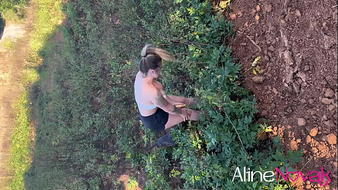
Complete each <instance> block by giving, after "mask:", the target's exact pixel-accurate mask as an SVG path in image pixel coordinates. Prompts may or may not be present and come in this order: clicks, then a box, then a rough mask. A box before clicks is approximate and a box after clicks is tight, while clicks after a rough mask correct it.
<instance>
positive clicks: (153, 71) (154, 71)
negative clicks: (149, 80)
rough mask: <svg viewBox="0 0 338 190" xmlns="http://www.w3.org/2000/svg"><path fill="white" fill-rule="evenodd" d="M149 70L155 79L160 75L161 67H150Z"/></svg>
mask: <svg viewBox="0 0 338 190" xmlns="http://www.w3.org/2000/svg"><path fill="white" fill-rule="evenodd" d="M150 72H151V75H152V77H153V78H155V79H156V78H159V77H160V76H161V67H158V68H156V69H151V70H150Z"/></svg>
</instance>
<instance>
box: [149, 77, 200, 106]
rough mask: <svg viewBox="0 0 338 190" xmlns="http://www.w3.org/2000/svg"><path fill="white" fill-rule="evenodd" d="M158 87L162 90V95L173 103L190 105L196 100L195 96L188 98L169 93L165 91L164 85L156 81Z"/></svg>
mask: <svg viewBox="0 0 338 190" xmlns="http://www.w3.org/2000/svg"><path fill="white" fill-rule="evenodd" d="M155 86H156V88H157V89H158V90H159V91H160V92H161V94H162V96H163V97H164V98H165V99H166V100H167V101H168V102H169V103H170V104H172V105H177V104H185V105H190V104H193V103H194V102H195V100H194V99H193V98H186V97H183V96H174V95H167V94H166V93H165V91H164V88H163V85H162V84H161V83H159V82H158V81H156V83H155Z"/></svg>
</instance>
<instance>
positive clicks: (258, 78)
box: [252, 76, 264, 84]
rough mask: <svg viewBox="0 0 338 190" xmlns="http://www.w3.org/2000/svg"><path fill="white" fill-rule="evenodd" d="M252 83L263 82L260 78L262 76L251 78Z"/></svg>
mask: <svg viewBox="0 0 338 190" xmlns="http://www.w3.org/2000/svg"><path fill="white" fill-rule="evenodd" d="M252 81H253V82H255V83H258V84H261V83H263V81H264V77H262V76H254V77H252Z"/></svg>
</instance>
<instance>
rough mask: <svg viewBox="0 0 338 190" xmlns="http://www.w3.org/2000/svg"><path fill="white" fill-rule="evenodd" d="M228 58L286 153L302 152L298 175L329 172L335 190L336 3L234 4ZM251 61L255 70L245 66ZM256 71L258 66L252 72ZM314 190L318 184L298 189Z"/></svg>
mask: <svg viewBox="0 0 338 190" xmlns="http://www.w3.org/2000/svg"><path fill="white" fill-rule="evenodd" d="M228 16H229V18H230V19H232V21H233V23H234V26H235V31H237V36H236V38H235V39H234V40H233V41H232V47H233V50H234V56H235V58H238V59H239V61H240V62H241V64H242V65H243V70H244V72H245V80H244V81H245V82H244V83H245V84H244V85H245V86H246V87H247V88H249V89H250V90H252V91H253V92H254V94H255V96H256V99H257V107H258V109H259V111H260V112H261V116H262V117H265V118H267V119H269V121H271V124H272V126H273V127H274V132H273V135H278V136H280V137H282V142H283V143H284V145H285V149H286V150H290V149H291V150H301V151H303V152H304V154H305V155H304V159H305V160H304V161H303V162H302V163H301V164H300V165H299V166H297V169H302V171H303V172H308V171H312V170H316V171H318V170H320V168H321V167H323V168H324V170H326V171H329V172H331V177H332V183H331V186H330V187H326V189H327V188H330V189H334V188H337V184H336V183H337V137H336V134H337V128H336V127H337V117H336V114H337V111H336V110H337V41H336V36H337V5H336V2H335V1H334V0H323V1H311V0H304V1H291V0H276V1H272V0H259V1H234V2H233V3H232V4H231V12H230V14H229V15H228ZM258 56H260V57H261V61H260V62H258V64H257V66H255V67H254V68H256V70H255V71H253V67H252V63H253V61H254V60H255V58H257V57H258ZM258 67H259V68H258ZM311 188H314V189H321V188H320V187H319V186H318V185H317V184H309V183H308V182H307V184H304V186H302V185H300V186H299V188H298V189H311Z"/></svg>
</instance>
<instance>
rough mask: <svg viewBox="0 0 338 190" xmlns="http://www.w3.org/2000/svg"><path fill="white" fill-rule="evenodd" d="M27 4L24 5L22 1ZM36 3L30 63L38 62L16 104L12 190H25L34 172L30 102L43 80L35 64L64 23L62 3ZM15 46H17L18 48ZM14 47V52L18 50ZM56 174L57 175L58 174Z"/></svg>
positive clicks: (25, 76)
mask: <svg viewBox="0 0 338 190" xmlns="http://www.w3.org/2000/svg"><path fill="white" fill-rule="evenodd" d="M22 2H23V1H22ZM33 3H36V5H37V10H36V11H37V13H36V20H35V25H34V28H33V31H32V34H33V35H31V38H30V41H29V44H30V46H29V47H28V49H29V54H30V59H28V60H30V61H32V60H33V59H32V58H34V59H35V62H31V64H32V65H30V66H29V65H27V67H26V68H25V70H24V71H23V78H22V80H21V82H22V84H23V85H24V87H25V91H24V94H23V95H22V96H21V97H20V98H19V100H18V101H17V102H16V103H15V109H16V110H17V114H16V124H15V129H14V134H13V136H12V137H11V158H10V165H11V168H12V170H13V173H14V177H13V178H12V182H11V189H13V190H21V189H25V186H26V185H25V174H26V172H27V171H28V170H29V169H30V166H31V162H32V150H31V147H32V146H33V147H34V142H33V140H34V136H35V134H34V130H33V127H32V126H31V120H32V119H31V112H32V110H31V102H30V96H29V94H30V88H31V85H32V84H33V83H34V82H36V81H38V80H39V77H40V76H39V73H38V72H37V70H36V68H34V67H32V66H33V65H34V64H35V65H38V64H39V62H38V61H36V60H39V59H38V58H39V55H38V53H39V52H40V51H41V49H42V48H43V47H44V43H45V42H46V41H47V40H48V38H49V36H50V35H51V34H52V32H53V31H54V30H55V28H56V25H57V24H60V23H59V20H61V19H62V11H61V9H60V4H61V1H57V2H55V1H54V0H34V1H33ZM14 45H15V44H14ZM14 45H12V47H11V48H15V47H14ZM55 174H56V173H55Z"/></svg>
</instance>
